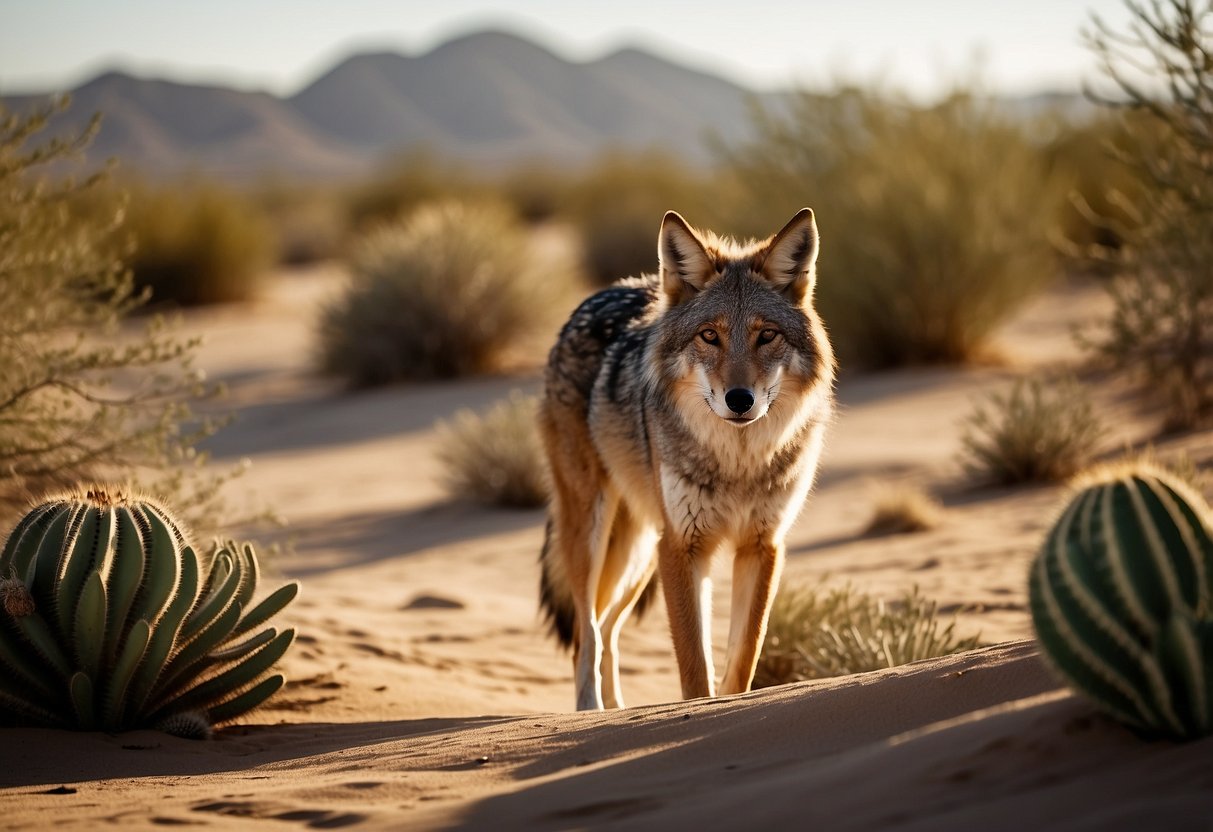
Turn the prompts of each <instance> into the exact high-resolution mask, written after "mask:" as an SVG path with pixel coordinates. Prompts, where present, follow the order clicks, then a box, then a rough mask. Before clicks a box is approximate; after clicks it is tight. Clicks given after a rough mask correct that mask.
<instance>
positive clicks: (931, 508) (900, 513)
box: [864, 484, 943, 535]
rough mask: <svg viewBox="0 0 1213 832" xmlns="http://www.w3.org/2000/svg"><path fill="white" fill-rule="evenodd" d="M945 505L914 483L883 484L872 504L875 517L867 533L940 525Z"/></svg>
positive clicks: (865, 531) (902, 531) (901, 531)
mask: <svg viewBox="0 0 1213 832" xmlns="http://www.w3.org/2000/svg"><path fill="white" fill-rule="evenodd" d="M942 515H943V506H942V505H940V503H939V501H938V500H936V499H935V498H934V497H932V496H931V495H930V494H928V493H927V492H926V491H924V490H923V489H921V488H919V487H917V486H914V485H906V484H902V485H896V486H886V487H884V488H881V489H880V490H879V491H878V492H877V493H876V498H875V500H874V501H873V506H872V519H871V520H869V521H868V525H867V527H866V528H865V529H864V534H868V535H886V534H906V533H909V532H925V531H930V530H931V529H933V528H935V527H936V526H938V525H939V521H940V519H941V518H942Z"/></svg>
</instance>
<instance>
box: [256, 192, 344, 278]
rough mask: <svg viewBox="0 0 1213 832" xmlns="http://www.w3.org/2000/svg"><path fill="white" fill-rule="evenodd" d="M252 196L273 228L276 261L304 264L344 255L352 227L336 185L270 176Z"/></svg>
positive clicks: (271, 232) (272, 236)
mask: <svg viewBox="0 0 1213 832" xmlns="http://www.w3.org/2000/svg"><path fill="white" fill-rule="evenodd" d="M249 199H250V201H251V202H252V204H253V205H254V206H255V208H256V210H257V211H258V213H260V214H261V215H262V216H263V217H264V218H265V223H266V225H267V226H268V227H269V229H270V238H271V239H272V240H274V242H275V249H274V260H275V261H276V262H278V263H283V264H286V265H301V264H306V263H315V262H317V261H321V260H331V259H334V258H336V257H338V256H340V254H341V252H342V247H343V246H344V244H345V241H346V237H347V235H348V228H347V226H346V222H347V218H346V215H345V211H344V205H343V203H342V200H341V198H340V196H339V194H338V193H337V191H336V189H335V188H333V187H325V186H322V185H305V184H300V183H297V182H288V181H284V180H280V179H276V178H275V179H267V180H265V181H263V182H260V183H259V184H258V185H257V187H256V188H254V189H253V191H252V192H251V193H250V195H249Z"/></svg>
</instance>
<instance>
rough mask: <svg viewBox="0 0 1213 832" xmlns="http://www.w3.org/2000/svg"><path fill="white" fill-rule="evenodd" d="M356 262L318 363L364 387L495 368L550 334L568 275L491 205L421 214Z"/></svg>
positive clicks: (365, 244)
mask: <svg viewBox="0 0 1213 832" xmlns="http://www.w3.org/2000/svg"><path fill="white" fill-rule="evenodd" d="M352 258H353V262H352V264H351V267H352V272H353V274H352V282H351V285H350V287H349V289H348V290H347V291H346V293H345V294H344V296H342V297H341V298H339V299H338V300H337V301H336V302H334V303H333V304H331V305H330V306H328V307H327V308H326V309H325V310H324V311H323V314H322V316H321V321H320V342H321V358H320V360H321V365H322V367H323V368H324V369H325V370H326V371H328V372H330V373H334V374H336V375H340V376H343V377H345V378H346V379H347V380H348V381H349V382H350V383H351V384H352V385H354V386H358V387H365V386H371V385H377V384H387V383H391V382H396V381H403V380H409V379H427V378H453V377H457V376H465V375H469V374H473V373H480V372H485V371H489V370H493V369H496V368H497V367H498V366H500V364H501V363H502V361H503V360H505V359H507V358H508V357H509V352H510V351H511V350H512V349H516V348H518V347H519V345H520V343H521V342H522V341H523V340H524V339H526V338H530V337H533V336H535V335H536V334H537V333H541V334H543V336H544V337H545V338H546V337H547V336H548V335H549V334H550V333H549V331H548V330H549V325H550V324H551V323H552V321H551V315H552V314H553V311H554V308H555V307H558V306H559V303H558V301H559V300H560V297H561V295H562V293H563V292H565V291H567V289H568V287H569V280H570V277H569V275H570V274H571V270H570V269H569V268H568V267H567V265H561V264H552V263H549V262H544V261H543V260H541V258H540V257H539V256H538V255H537V253H536V252H535V251H534V250H533V249H532V246H531V244H530V239H529V237H528V236H527V234H526V232H525V231H524V230H523V229H522V228H521V227H520V226H519V225H518V223H517V221H516V220H515V219H514V218H513V216H512V215H511V214H510V213H509V212H508V211H507V210H505V209H504V208H502V207H501V206H499V205H495V204H489V203H481V204H476V205H471V204H461V203H453V202H446V203H440V204H436V205H430V206H424V207H422V208H419V209H418V210H417V211H415V212H414V213H413V214H412V215H410V216H409V217H408V218H407V219H405V220H404V221H403V222H402V223H400V224H399V225H392V226H384V227H381V228H378V229H376V230H374V231H371V232H369V233H368V234H367V235H366V236H365V237H363V238H362V239H361V240H359V241H358V243H357V244H356V245H355V250H354V252H353V255H352ZM555 311H556V312H557V314H558V313H559V311H560V310H558V309H556V310H555Z"/></svg>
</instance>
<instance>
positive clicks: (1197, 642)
mask: <svg viewBox="0 0 1213 832" xmlns="http://www.w3.org/2000/svg"><path fill="white" fill-rule="evenodd" d="M1028 591H1029V596H1030V598H1031V607H1032V620H1033V623H1034V624H1035V627H1036V635H1037V639H1038V640H1039V642H1040V645H1041V647H1042V648H1043V650H1044V653H1045V655H1046V656H1047V657H1048V658H1049V660H1050V662H1051V664H1052V665H1053V666H1054V667H1055V668H1056V669H1057V670H1058V671H1060V673H1061V675H1062V676H1063V677H1065V679H1066V680H1067V681H1068V682H1069V683H1070V685H1072V686H1073V687H1074V688H1075V689H1077V690H1078V691H1079V692H1080V693H1082V694H1084V695H1086V696H1087V697H1088V698H1090V699H1091V700H1092V701H1094V702H1095V703H1096V704H1097V705H1098V706H1099V707H1100V708H1101V709H1102V710H1104V711H1105V712H1107V713H1108V714H1110V715H1111V716H1113V717H1115V718H1116V719H1119V720H1121V721H1122V722H1125V723H1127V724H1128V725H1130V726H1133V727H1134V728H1136V729H1138V730H1140V731H1142V732H1143V733H1147V734H1153V735H1163V736H1170V737H1174V738H1178V739H1192V738H1196V737H1201V736H1205V735H1208V734H1211V733H1213V513H1211V512H1210V509H1209V506H1208V504H1207V503H1205V501H1204V500H1203V499H1202V498H1201V497H1200V496H1199V495H1198V494H1196V493H1195V492H1194V491H1193V490H1192V489H1190V488H1188V487H1187V486H1186V485H1185V484H1184V483H1182V482H1181V481H1180V480H1178V479H1177V478H1175V477H1174V476H1171V475H1169V474H1167V473H1165V472H1163V471H1161V470H1158V469H1154V468H1152V467H1138V468H1135V469H1130V470H1119V471H1109V472H1107V473H1106V474H1105V475H1104V476H1102V477H1099V478H1097V479H1095V480H1094V481H1093V482H1092V483H1091V484H1090V485H1088V486H1087V487H1086V488H1084V489H1083V490H1082V491H1080V492H1079V493H1078V494H1077V495H1076V496H1075V497H1074V498H1073V500H1072V501H1071V502H1070V504H1069V505H1068V507H1067V508H1066V510H1065V512H1064V513H1063V514H1062V515H1061V518H1060V519H1059V520H1058V521H1057V523H1056V525H1054V527H1053V529H1052V531H1051V532H1050V533H1049V536H1048V538H1047V539H1046V541H1045V544H1044V547H1043V548H1042V550H1041V552H1040V554H1039V555H1038V556H1037V558H1036V561H1035V564H1034V565H1033V567H1032V572H1031V576H1030V579H1029V587H1028Z"/></svg>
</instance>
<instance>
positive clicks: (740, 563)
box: [720, 539, 783, 694]
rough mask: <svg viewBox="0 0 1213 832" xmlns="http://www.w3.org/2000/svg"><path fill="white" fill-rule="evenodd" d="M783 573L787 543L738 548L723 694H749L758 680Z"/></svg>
mask: <svg viewBox="0 0 1213 832" xmlns="http://www.w3.org/2000/svg"><path fill="white" fill-rule="evenodd" d="M782 570H783V541H774V540H769V539H754V540H751V541H748V542H744V543H741V544H740V545H738V547H737V554H736V556H735V558H734V560H733V606H732V609H731V610H730V615H729V651H728V659H727V661H726V662H725V669H724V680H723V681H722V682H721V685H720V692H721V693H723V694H730V693H745V692H746V691H748V690H749V689H750V684H751V683H752V682H753V681H754V668H755V666H756V665H757V664H758V654H759V652H760V651H761V650H762V642H763V639H764V638H765V637H766V632H767V618H768V617H769V616H770V613H771V602H772V601H773V600H774V598H775V590H776V588H777V587H778V586H779V573H780V572H781V571H782Z"/></svg>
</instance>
